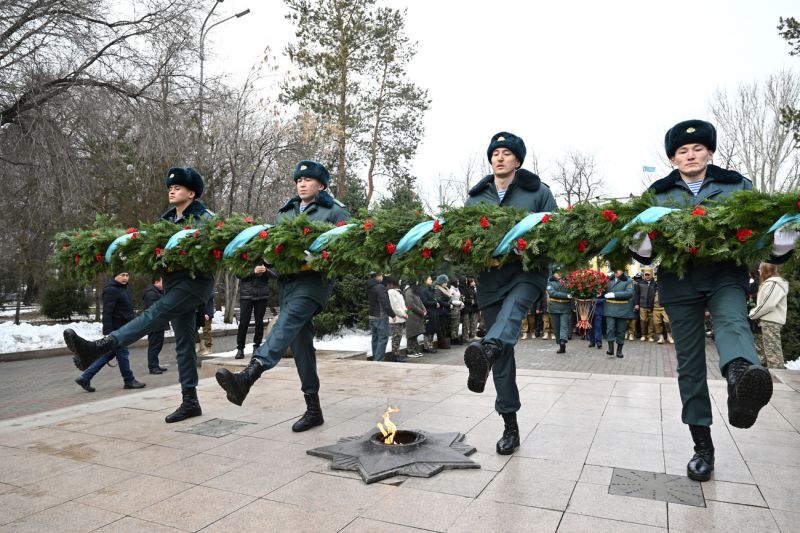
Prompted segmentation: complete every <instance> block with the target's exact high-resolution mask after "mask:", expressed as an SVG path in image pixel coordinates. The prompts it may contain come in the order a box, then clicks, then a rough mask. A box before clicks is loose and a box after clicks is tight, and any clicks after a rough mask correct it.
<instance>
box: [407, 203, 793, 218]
mask: <svg viewBox="0 0 800 533" xmlns="http://www.w3.org/2000/svg"><path fill="white" fill-rule="evenodd" d="M797 203H798V207H800V202H797ZM421 214H422V213H420V212H419V209H417V210H416V211H414V215H416V216H420V215H421Z"/></svg>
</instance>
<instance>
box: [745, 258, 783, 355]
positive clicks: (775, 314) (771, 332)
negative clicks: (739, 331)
mask: <svg viewBox="0 0 800 533" xmlns="http://www.w3.org/2000/svg"><path fill="white" fill-rule="evenodd" d="M758 273H759V278H760V280H761V283H760V284H759V286H758V296H757V297H756V306H755V307H754V308H753V309H752V310H751V311H750V320H758V325H759V328H760V329H761V333H756V335H755V341H756V350H757V351H758V356H759V358H760V359H761V364H762V365H764V366H766V367H768V368H784V360H783V349H782V348H781V327H782V326H783V325H784V324H786V300H787V297H788V296H789V282H788V281H786V280H785V279H783V278H782V277H781V276H780V274H779V273H778V267H777V266H776V265H773V264H771V263H761V266H760V267H759V268H758Z"/></svg>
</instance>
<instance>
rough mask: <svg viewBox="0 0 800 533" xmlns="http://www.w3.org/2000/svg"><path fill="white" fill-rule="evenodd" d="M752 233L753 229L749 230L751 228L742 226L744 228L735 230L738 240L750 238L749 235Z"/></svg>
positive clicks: (742, 240)
mask: <svg viewBox="0 0 800 533" xmlns="http://www.w3.org/2000/svg"><path fill="white" fill-rule="evenodd" d="M752 234H753V230H751V229H747V228H744V229H737V230H736V238H737V239H739V242H744V241H746V240H747V239H748V238H750V235H752Z"/></svg>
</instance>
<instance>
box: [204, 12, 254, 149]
mask: <svg viewBox="0 0 800 533" xmlns="http://www.w3.org/2000/svg"><path fill="white" fill-rule="evenodd" d="M223 1H224V0H216V1H215V2H214V5H213V6H212V7H211V11H209V12H208V15H206V19H205V20H204V21H203V25H202V26H200V110H199V113H198V118H199V122H200V147H201V151H202V152H205V141H204V138H203V133H204V132H203V129H204V128H203V88H204V86H205V79H204V76H203V74H204V71H203V64H204V62H205V59H206V56H205V40H206V35H208V32H210V31H211V29H212V28H213V27H214V26H219V25H220V24H222V23H223V22H227V21H229V20H231V19H232V18H237V19H238V18H241V17H243V16H245V15H247V14H248V13H250V9H245V10H244V11H240V12H239V13H236V14H234V15H231V16H229V17H226V18H224V19H222V20H220V21H218V22H215V23H214V24H212V25H211V26H209V27H208V29H206V24H208V19H210V18H211V15H212V14H213V13H214V10H215V9H216V8H217V4H221V3H222V2H223Z"/></svg>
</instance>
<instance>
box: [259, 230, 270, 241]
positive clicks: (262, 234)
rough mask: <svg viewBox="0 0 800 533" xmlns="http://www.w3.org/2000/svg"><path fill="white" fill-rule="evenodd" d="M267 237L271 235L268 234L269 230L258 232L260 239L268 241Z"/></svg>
mask: <svg viewBox="0 0 800 533" xmlns="http://www.w3.org/2000/svg"><path fill="white" fill-rule="evenodd" d="M267 235H269V233H267V230H265V229H262V230H261V231H259V232H258V238H259V239H266V238H267Z"/></svg>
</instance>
